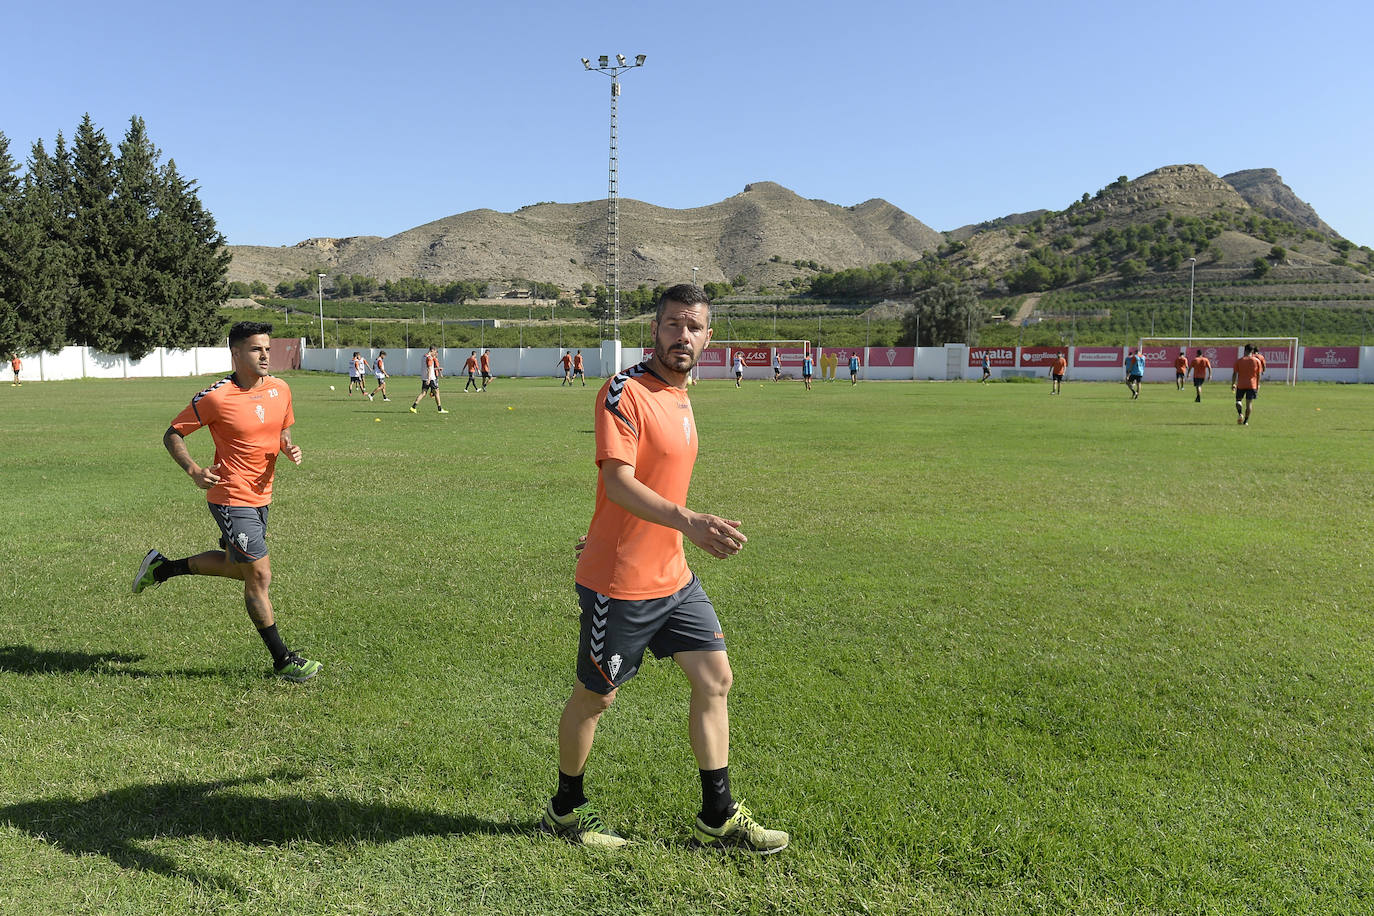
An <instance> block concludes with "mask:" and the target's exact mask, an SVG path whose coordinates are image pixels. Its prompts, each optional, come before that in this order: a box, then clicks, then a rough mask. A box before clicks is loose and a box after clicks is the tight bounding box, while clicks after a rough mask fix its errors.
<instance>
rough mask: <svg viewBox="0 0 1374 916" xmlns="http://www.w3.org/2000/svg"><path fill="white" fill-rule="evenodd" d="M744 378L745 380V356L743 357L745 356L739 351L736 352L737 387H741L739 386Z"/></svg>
mask: <svg viewBox="0 0 1374 916" xmlns="http://www.w3.org/2000/svg"><path fill="white" fill-rule="evenodd" d="M743 380H744V357H743V356H740V355H739V354H738V353H736V354H735V387H736V388H739V387H740V383H741V382H742V381H743Z"/></svg>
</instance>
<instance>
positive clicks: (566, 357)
mask: <svg viewBox="0 0 1374 916" xmlns="http://www.w3.org/2000/svg"><path fill="white" fill-rule="evenodd" d="M559 362H560V363H562V364H563V368H564V369H566V368H568V367H569V366H571V365H572V356H571V355H570V354H568V353H564V354H563V358H562V359H560V360H559Z"/></svg>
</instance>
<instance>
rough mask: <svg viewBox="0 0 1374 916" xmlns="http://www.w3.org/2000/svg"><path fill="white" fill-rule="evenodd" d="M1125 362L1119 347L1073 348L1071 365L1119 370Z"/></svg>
mask: <svg viewBox="0 0 1374 916" xmlns="http://www.w3.org/2000/svg"><path fill="white" fill-rule="evenodd" d="M1124 361H1125V356H1123V355H1122V352H1121V348H1120V347H1074V348H1073V364H1074V365H1075V366H1078V367H1080V368H1097V369H1102V368H1106V367H1108V366H1110V367H1112V368H1116V369H1119V368H1121V366H1122V364H1123V363H1124Z"/></svg>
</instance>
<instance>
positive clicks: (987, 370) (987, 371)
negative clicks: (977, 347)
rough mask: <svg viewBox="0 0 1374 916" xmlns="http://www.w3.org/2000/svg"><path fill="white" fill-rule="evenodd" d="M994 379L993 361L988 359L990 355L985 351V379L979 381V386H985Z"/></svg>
mask: <svg viewBox="0 0 1374 916" xmlns="http://www.w3.org/2000/svg"><path fill="white" fill-rule="evenodd" d="M990 378H992V360H990V359H988V353H987V351H986V350H984V351H983V377H982V378H980V379H979V380H978V384H980V385H981V384H983V383H984V382H986V381H987V380H988V379H990Z"/></svg>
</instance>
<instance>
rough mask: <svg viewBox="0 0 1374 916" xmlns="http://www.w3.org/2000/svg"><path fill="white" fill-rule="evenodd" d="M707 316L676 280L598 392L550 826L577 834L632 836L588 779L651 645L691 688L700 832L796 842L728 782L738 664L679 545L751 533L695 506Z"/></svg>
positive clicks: (698, 293) (727, 548) (765, 848)
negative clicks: (642, 342)
mask: <svg viewBox="0 0 1374 916" xmlns="http://www.w3.org/2000/svg"><path fill="white" fill-rule="evenodd" d="M710 321H711V306H710V304H709V303H708V301H707V299H706V293H705V291H704V290H702V289H701V288H700V287H698V286H694V285H691V284H686V283H684V284H680V285H678V286H674V287H671V288H670V289H668V290H667V291H666V292H664V294H663V296H662V298H660V299H659V301H658V311H657V316H656V317H655V318H654V320H653V322H652V323H651V324H650V326H649V328H650V332H651V333H652V335H653V338H654V352H653V354H652V355H651V356H649V358H648V359H647V360H645V361H644V362H643V363H640V364H639V365H638V366H635V367H633V368H631V369H627V370H625V371H624V372H621V373H619V374H618V375H616V376H614V377H613V378H611V379H610V380H608V381H607V382H606V384H605V385H603V386H602V388H601V391H600V393H599V394H598V395H597V398H596V406H595V408H594V412H595V427H596V461H597V465H598V466H599V469H600V470H599V473H598V481H597V488H596V508H595V510H594V512H593V514H592V520H591V525H590V527H589V528H588V530H587V536H586V538H585V549H583V550H582V551H581V555H580V556H579V558H578V561H577V574H576V583H577V595H578V602H579V604H580V605H581V608H582V624H581V635H580V639H579V646H578V658H577V683H576V684H575V685H574V687H573V691H572V696H570V697H569V698H568V702H567V705H566V706H565V707H564V709H563V714H562V716H561V717H560V719H559V722H558V792H557V794H555V795H554V796H553V798H552V799H550V801H549V803H548V806H547V807H546V808H545V810H544V817H543V825H544V828H545V829H546V830H549V831H552V832H554V833H556V834H558V835H561V836H564V837H566V838H568V839H569V840H571V841H572V842H575V843H580V844H584V845H588V846H599V847H603V848H618V847H622V846H624V845H626V843H627V841H626V840H625V839H624V838H623V837H621V836H620V835H619V834H617V833H616V832H615V831H613V830H611V829H610V828H608V827H607V826H605V824H604V823H603V822H602V820H601V817H600V815H599V814H598V813H597V811H596V808H595V807H594V806H593V805H592V804H591V803H590V802H589V801H588V800H587V796H586V794H585V792H584V790H583V781H582V780H583V774H584V768H585V766H586V762H587V757H588V755H589V754H590V753H591V749H592V742H593V741H594V739H595V737H596V727H597V723H598V722H599V721H600V719H601V715H602V713H604V712H605V711H606V710H607V709H609V708H610V707H611V704H612V703H613V702H614V700H615V696H616V692H617V691H618V690H619V688H620V687H621V686H622V685H624V684H625V682H627V681H628V680H630V679H631V678H632V677H634V675H635V674H636V672H638V671H639V666H640V663H641V662H642V661H643V659H644V650H645V649H646V648H647V649H649V650H650V651H652V652H653V653H654V655H655V657H657V658H667V657H671V658H672V659H673V661H675V662H676V663H677V664H678V667H680V668H681V669H682V671H683V673H684V674H686V676H687V681H688V684H689V685H690V688H691V701H690V703H689V705H688V725H689V727H688V734H689V736H690V741H691V747H692V753H693V755H694V756H695V757H696V761H697V766H698V768H699V770H700V776H701V792H702V805H701V811H700V812H699V814H698V815H697V820H696V827H695V829H694V830H693V839H694V840H695V841H696V842H697V843H699V844H701V845H705V846H710V847H715V848H737V849H745V850H748V851H751V852H758V853H772V852H777V851H779V850H781V849H783V848H784V847H785V846H787V842H788V836H787V834H786V833H784V832H782V831H780V830H767V829H765V828H764V827H762V826H761V825H759V824H758V822H756V821H755V820H754V819H753V817H752V816H751V815H750V813H749V810H748V809H747V808H745V807H744V806H743V805H742V804H740V803H739V802H737V801H735V799H734V798H733V797H732V795H731V793H730V770H729V757H730V717H729V711H728V708H727V703H726V696H727V694H728V693H729V691H730V685H731V682H732V680H733V674H732V672H731V670H730V661H729V658H728V656H727V655H726V652H725V637H724V635H723V634H722V631H721V625H720V620H719V618H718V617H717V616H716V612H715V609H714V608H713V607H712V605H711V599H710V598H708V597H707V596H706V593H705V592H704V591H703V590H702V587H701V583H700V582H699V581H698V580H697V577H696V576H695V575H693V573H692V571H691V570H690V569H689V568H688V567H687V559H686V557H685V555H684V554H683V550H682V537H683V535H686V536H687V538H688V539H690V540H691V542H692V543H693V544H696V545H697V546H698V547H700V548H701V549H702V550H704V551H706V552H707V553H709V554H710V555H711V556H713V557H717V558H725V557H729V556H733V555H734V554H737V553H739V551H740V549H741V548H742V547H743V546H744V543H745V541H746V540H747V538H745V536H744V534H743V533H741V532H740V530H739V528H740V522H737V521H730V520H728V519H725V518H721V517H720V516H716V515H709V514H705V513H701V512H693V511H692V510H690V509H688V508H687V507H686V505H685V503H686V500H687V488H688V485H689V484H690V482H691V477H692V467H693V465H694V464H695V462H696V456H697V437H696V424H695V421H694V420H693V417H692V405H691V403H690V401H689V400H688V398H687V391H686V385H687V377H688V375H689V373H690V372H691V369H692V367H693V366H694V365H695V364H696V361H697V359H698V358H700V356H701V352H702V350H703V349H704V348H705V346H706V344H707V343H708V342H709V341H710V339H711V329H710Z"/></svg>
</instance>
